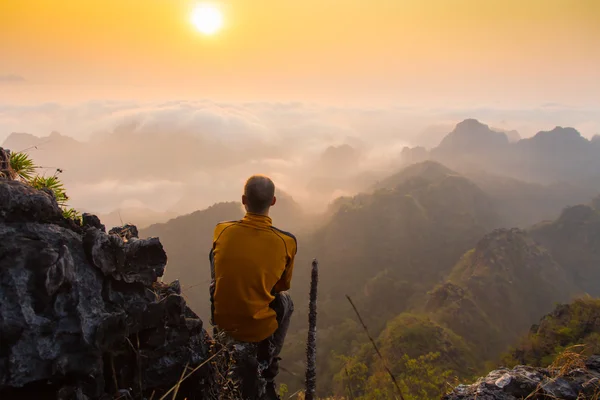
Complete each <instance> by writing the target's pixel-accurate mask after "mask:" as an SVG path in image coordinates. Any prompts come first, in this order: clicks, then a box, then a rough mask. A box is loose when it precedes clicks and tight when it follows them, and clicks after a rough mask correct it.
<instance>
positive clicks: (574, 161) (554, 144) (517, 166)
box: [507, 126, 600, 183]
mask: <svg viewBox="0 0 600 400" xmlns="http://www.w3.org/2000/svg"><path fill="white" fill-rule="evenodd" d="M513 147H514V151H513V154H512V156H511V157H510V158H509V159H508V160H507V161H510V163H511V164H512V165H511V167H512V173H513V174H517V173H518V174H521V176H522V179H524V180H530V181H537V182H542V183H552V182H553V181H577V180H582V179H585V178H589V177H594V176H597V175H600V151H599V149H597V148H596V146H594V145H593V144H592V142H591V141H589V140H588V139H586V138H584V137H583V136H581V134H580V133H579V132H578V131H577V130H576V129H574V128H568V127H567V128H563V127H560V126H557V127H556V128H554V129H552V130H550V131H541V132H538V133H537V134H536V135H535V136H533V137H532V138H527V139H522V140H520V141H519V142H517V143H515V144H514V146H513ZM558 155H560V156H558ZM507 167H508V166H507Z"/></svg>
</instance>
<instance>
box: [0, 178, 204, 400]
mask: <svg viewBox="0 0 600 400" xmlns="http://www.w3.org/2000/svg"><path fill="white" fill-rule="evenodd" d="M62 221H64V219H63V218H62V214H61V212H60V209H59V208H58V206H57V205H56V202H55V200H54V199H52V198H51V197H50V196H48V195H47V194H46V193H44V192H41V191H37V190H34V189H32V188H31V187H29V186H27V185H25V184H23V183H20V182H16V181H9V180H0V244H1V245H0V398H2V399H3V400H9V399H19V400H21V399H23V398H38V399H46V398H47V399H57V398H58V399H65V400H66V399H69V400H71V399H82V400H83V399H102V398H114V397H119V398H122V399H125V398H148V397H150V395H151V393H152V392H153V391H156V393H155V397H156V398H160V396H161V395H160V394H161V393H165V392H166V391H167V390H168V389H170V388H171V387H172V386H173V385H174V384H176V382H177V381H178V379H179V378H180V376H181V373H182V371H183V370H184V368H185V367H186V365H188V366H190V367H193V366H197V365H199V364H200V363H201V362H202V361H203V360H205V359H206V358H207V354H208V351H209V348H208V344H207V340H208V336H207V333H206V331H205V330H204V328H203V324H202V321H201V320H200V319H199V318H198V317H197V316H196V315H195V314H194V313H193V312H192V311H191V310H190V309H189V308H188V307H187V306H186V302H185V300H184V299H183V297H182V296H181V288H180V285H179V282H174V283H173V284H171V285H167V284H164V283H160V282H157V281H156V279H157V277H159V276H162V274H163V271H164V268H165V265H166V262H167V257H166V254H165V252H164V250H163V248H162V245H161V244H160V241H159V240H158V239H157V238H150V239H137V238H134V237H130V240H129V241H127V242H125V241H123V239H122V238H121V237H119V236H118V235H107V234H106V233H104V232H103V231H102V230H101V228H102V226H101V224H100V221H99V220H98V219H97V218H93V216H87V217H86V218H85V221H86V222H87V223H85V226H84V228H83V229H79V230H77V229H75V230H74V229H70V228H69V225H65V224H63V222H62ZM207 376H208V375H207V373H206V371H203V369H200V370H199V371H197V372H196V374H195V375H194V379H191V378H190V379H189V381H186V383H185V385H183V386H182V388H181V389H180V393H181V396H182V397H181V398H184V396H185V397H187V398H188V399H190V400H191V399H194V398H202V390H203V387H204V386H203V385H204V384H205V383H206V382H208V381H207V380H206V379H204V378H205V377H207ZM119 391H121V392H119ZM123 391H127V394H126V393H125V392H123ZM127 396H129V397H127Z"/></svg>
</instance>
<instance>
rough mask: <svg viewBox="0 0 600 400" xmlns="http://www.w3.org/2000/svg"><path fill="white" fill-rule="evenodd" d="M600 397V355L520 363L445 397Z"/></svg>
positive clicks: (459, 399) (578, 399) (468, 399)
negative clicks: (545, 365)
mask: <svg viewBox="0 0 600 400" xmlns="http://www.w3.org/2000/svg"><path fill="white" fill-rule="evenodd" d="M599 397H600V356H598V355H596V356H592V357H590V358H588V359H587V360H575V361H573V360H572V361H571V363H570V364H569V363H567V364H564V365H562V366H557V367H549V368H534V367H528V366H523V365H520V366H517V367H515V368H513V369H506V368H501V369H498V370H495V371H492V372H490V373H489V374H488V375H487V376H486V377H485V378H481V379H479V380H478V381H477V382H475V383H474V384H472V385H460V386H458V387H456V388H455V389H454V390H453V391H452V392H451V393H450V394H447V395H446V396H444V397H443V400H521V399H531V400H539V399H564V400H583V399H590V400H591V399H598V398H599Z"/></svg>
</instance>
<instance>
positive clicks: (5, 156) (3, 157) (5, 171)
mask: <svg viewBox="0 0 600 400" xmlns="http://www.w3.org/2000/svg"><path fill="white" fill-rule="evenodd" d="M14 176H15V171H13V169H12V168H11V166H10V151H8V150H5V149H3V148H2V147H0V179H13V178H14Z"/></svg>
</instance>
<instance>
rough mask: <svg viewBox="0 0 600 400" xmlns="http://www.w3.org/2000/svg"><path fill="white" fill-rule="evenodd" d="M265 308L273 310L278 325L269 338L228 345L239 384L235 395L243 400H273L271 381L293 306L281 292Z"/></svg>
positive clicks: (273, 387) (277, 370) (288, 298)
mask: <svg viewBox="0 0 600 400" xmlns="http://www.w3.org/2000/svg"><path fill="white" fill-rule="evenodd" d="M269 306H270V307H271V308H272V309H273V310H275V313H276V318H277V324H278V327H277V330H276V331H275V332H274V333H273V334H272V335H271V336H269V337H268V338H266V339H264V340H263V341H261V342H258V343H246V342H238V341H232V342H229V343H230V345H231V347H230V348H231V349H232V353H233V357H234V359H235V363H234V366H233V371H232V373H233V377H234V379H235V380H236V381H237V382H239V384H240V385H239V386H238V388H239V391H240V393H239V395H240V396H241V398H243V399H244V400H246V399H251V400H256V399H260V400H263V399H266V400H271V399H275V398H277V397H276V396H274V395H273V394H274V393H275V383H274V381H275V377H276V376H277V374H278V373H279V360H281V358H280V357H279V354H280V353H281V349H282V348H283V343H284V341H285V337H286V335H287V331H288V328H289V326H290V318H291V316H292V313H293V312H294V303H293V302H292V298H291V297H290V295H289V293H287V292H281V293H278V294H276V295H275V300H273V301H272V302H271V304H270V305H269Z"/></svg>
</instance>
